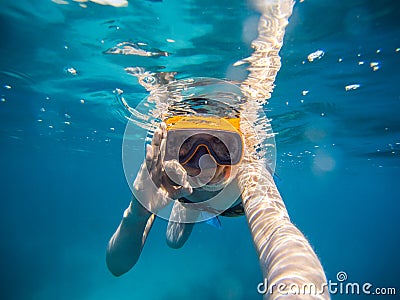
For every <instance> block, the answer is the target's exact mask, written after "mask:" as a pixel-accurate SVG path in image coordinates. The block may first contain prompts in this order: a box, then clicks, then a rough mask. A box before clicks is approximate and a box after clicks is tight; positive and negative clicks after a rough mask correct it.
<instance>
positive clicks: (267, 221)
mask: <svg viewBox="0 0 400 300" xmlns="http://www.w3.org/2000/svg"><path fill="white" fill-rule="evenodd" d="M239 184H240V186H241V188H242V198H243V205H244V208H245V212H246V216H247V218H248V223H249V226H250V230H251V233H252V236H253V240H254V244H255V247H256V249H257V252H258V255H259V260H260V264H261V268H262V272H263V275H264V278H265V280H266V283H267V284H268V287H266V286H264V288H267V290H266V294H265V296H264V297H265V299H280V298H281V297H285V299H287V297H288V296H287V295H289V297H290V294H291V292H293V291H295V290H293V286H294V287H295V288H297V287H298V288H299V289H300V291H302V290H303V289H304V287H309V286H310V285H312V286H313V287H315V289H316V293H314V290H311V293H310V294H309V293H308V290H307V289H306V292H305V293H303V294H301V293H300V294H297V295H292V297H293V299H329V293H328V292H327V289H326V287H325V286H324V284H325V283H326V278H325V274H324V271H323V268H322V266H321V263H320V262H319V259H318V257H317V256H316V254H315V253H314V251H313V249H312V248H311V246H310V244H309V242H308V241H307V239H306V238H305V237H304V235H303V234H302V233H301V232H300V231H299V230H298V229H297V228H296V227H295V226H294V225H293V224H292V223H291V222H290V219H289V216H288V214H287V210H286V207H285V205H284V203H283V200H282V198H281V196H280V194H279V192H278V190H277V188H276V186H275V184H274V182H273V179H272V176H271V174H270V173H269V172H268V171H267V170H266V168H265V167H264V166H262V165H261V164H259V163H258V162H254V163H252V164H248V165H247V167H246V169H244V170H243V172H241V174H240V175H239ZM313 287H312V288H313ZM321 289H324V292H323V293H322V292H321ZM271 291H272V293H270V292H271ZM315 294H316V295H315ZM285 295H286V296H285Z"/></svg>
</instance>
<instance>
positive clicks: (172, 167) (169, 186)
mask: <svg viewBox="0 0 400 300" xmlns="http://www.w3.org/2000/svg"><path fill="white" fill-rule="evenodd" d="M163 166H164V170H165V173H164V176H163V185H164V187H165V189H166V190H167V192H168V196H169V197H170V198H172V199H178V198H182V197H185V196H187V195H190V194H191V193H192V192H193V188H192V187H191V186H190V184H189V181H188V178H187V173H186V170H185V169H184V168H183V167H182V165H181V164H180V163H179V162H178V161H177V160H169V161H166V162H164V164H163Z"/></svg>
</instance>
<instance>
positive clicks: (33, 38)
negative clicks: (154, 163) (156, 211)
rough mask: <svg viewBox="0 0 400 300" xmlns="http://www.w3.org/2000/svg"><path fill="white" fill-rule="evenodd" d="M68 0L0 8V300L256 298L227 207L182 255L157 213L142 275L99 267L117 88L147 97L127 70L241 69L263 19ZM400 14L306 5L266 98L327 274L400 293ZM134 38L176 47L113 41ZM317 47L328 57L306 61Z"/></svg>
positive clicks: (170, 6)
mask: <svg viewBox="0 0 400 300" xmlns="http://www.w3.org/2000/svg"><path fill="white" fill-rule="evenodd" d="M68 2H69V4H67V5H61V4H56V3H54V2H52V1H50V0H37V1H27V0H19V1H9V0H2V1H1V4H0V7H1V10H0V24H1V25H0V39H1V46H0V57H1V58H0V96H1V101H0V146H1V147H0V149H1V150H0V153H1V155H0V165H1V168H2V175H1V207H2V209H1V210H0V215H1V216H0V224H1V225H0V230H1V237H2V242H1V248H0V251H1V253H0V257H1V281H0V286H1V288H0V298H1V299H96V300H97V299H157V300H158V299H161V300H164V299H194V300H195V299H261V296H260V295H259V294H258V293H257V289H256V288H257V284H258V283H259V282H261V281H262V274H261V271H260V269H259V265H258V260H257V255H256V253H255V250H254V248H253V244H252V240H251V236H250V233H249V229H248V227H247V224H246V219H245V218H244V217H242V218H233V219H232V218H222V219H221V221H222V230H216V229H215V228H213V227H211V226H207V225H205V224H199V225H196V226H195V229H194V232H193V234H192V236H191V237H190V239H189V241H188V242H187V244H186V245H185V246H184V247H183V248H182V249H180V250H173V249H170V248H168V247H167V245H166V243H165V228H166V222H165V221H164V220H157V221H156V223H155V226H154V227H153V229H152V232H151V234H150V236H149V239H148V241H147V244H146V245H145V247H144V250H143V253H142V255H141V257H140V260H139V262H138V264H137V265H136V266H135V267H134V269H132V270H131V271H130V272H129V273H127V274H126V275H124V276H122V277H120V278H115V277H113V276H112V275H111V274H110V273H109V272H108V270H107V268H106V265H105V249H106V245H107V242H108V239H109V238H110V236H111V235H112V233H113V232H114V230H115V228H116V226H117V225H118V223H119V221H120V218H121V216H122V212H123V210H124V209H125V208H126V207H127V205H128V203H129V200H130V197H131V195H130V190H129V187H128V184H127V182H126V180H125V176H124V173H123V168H122V161H121V146H122V137H123V133H124V129H125V125H126V120H125V119H124V117H123V116H124V111H123V109H122V107H121V104H120V103H119V102H118V101H117V100H116V99H115V97H114V96H113V93H112V92H113V90H114V89H115V88H120V89H123V90H124V91H125V93H126V95H127V101H129V104H130V105H131V106H134V105H135V104H137V103H139V101H141V99H142V98H143V97H145V96H146V94H147V93H146V91H145V90H144V89H143V88H142V87H141V86H140V85H139V84H138V82H137V80H136V78H134V77H132V76H131V75H129V74H127V73H126V72H125V71H124V68H125V67H133V66H140V67H144V68H146V69H147V70H150V71H152V72H160V71H163V72H165V71H175V72H178V74H177V77H178V78H187V77H193V76H207V77H216V78H228V79H236V80H239V79H241V77H243V74H244V72H245V70H241V71H239V72H235V71H233V70H232V66H231V65H232V64H233V63H234V62H235V61H238V60H240V59H242V58H244V57H247V56H249V55H250V54H251V48H250V47H249V41H250V40H251V39H252V38H254V37H255V36H256V30H255V28H256V27H255V26H256V21H257V17H258V15H257V13H255V12H254V11H253V10H252V9H251V7H250V5H248V4H247V3H246V2H245V1H238V0H235V1H228V0H226V1H222V0H221V1H211V0H207V1H196V2H195V1H177V0H174V1H168V0H164V1H159V2H158V1H130V3H129V6H128V7H125V8H115V7H110V6H104V5H99V4H95V3H92V2H88V3H81V4H83V6H84V5H86V6H87V7H86V8H84V7H81V6H80V5H79V3H77V2H73V1H68ZM399 15H400V5H399V4H398V3H397V2H396V1H386V0H379V1H378V0H364V1H361V0H349V1H325V0H318V1H317V0H305V1H304V2H302V3H297V4H296V6H295V9H294V12H293V15H292V18H291V20H290V24H289V26H288V28H287V33H286V36H285V43H284V46H283V48H282V51H281V57H282V69H281V71H280V73H279V75H278V77H277V80H276V89H275V92H274V94H273V97H272V98H271V100H270V101H269V104H268V106H267V107H266V112H267V114H268V116H269V117H271V118H272V126H273V128H274V131H275V132H277V133H278V135H277V137H276V142H277V150H278V155H277V173H278V174H279V176H280V178H281V179H282V180H281V181H280V182H279V189H280V191H281V194H282V196H283V198H284V201H285V203H286V205H287V208H288V211H289V213H290V216H291V218H292V221H293V222H294V223H295V224H296V225H297V226H298V227H299V228H300V229H301V230H302V231H303V232H304V234H305V235H306V236H307V238H308V239H309V240H310V242H311V244H312V246H313V247H314V249H315V251H316V253H317V254H318V256H319V257H320V259H321V262H322V264H323V266H324V268H325V270H326V274H327V277H328V279H331V280H332V281H335V282H337V280H336V274H337V273H338V272H339V271H345V272H346V273H347V275H348V281H351V282H360V283H364V282H370V283H372V284H373V285H374V286H376V287H395V288H396V289H397V295H396V296H375V297H374V296H369V297H372V298H377V299H398V297H399V296H398V294H399V293H400V282H399V278H400V260H399V256H398V249H399V246H400V226H399V221H398V220H399V217H398V212H399V208H400V204H399V200H400V190H399V176H400V117H399V112H400V90H399V82H400V75H399V69H400V49H399V48H400V21H399V18H398V16H399ZM243 27H246V28H247V31H246V34H244V35H243V34H242V31H243ZM167 39H172V40H174V41H175V42H171V41H169V42H168V41H167ZM123 41H130V42H135V43H138V42H142V43H146V44H147V45H148V46H147V47H148V48H154V49H159V50H161V51H167V52H169V53H170V55H169V56H161V57H140V56H123V55H111V54H105V53H104V51H106V50H107V49H109V48H110V47H113V46H115V45H116V44H117V43H119V42H123ZM316 50H323V51H324V53H325V55H324V56H323V57H322V58H321V59H317V60H315V61H313V62H311V63H310V62H309V61H308V60H307V56H308V55H309V54H310V53H312V52H315V51H316ZM371 63H377V65H375V64H372V66H371ZM374 66H378V67H379V69H377V68H376V70H374V69H373V67H374ZM69 68H73V69H74V70H76V75H74V74H73V73H74V72H73V71H72V69H70V71H68V69H69ZM354 84H356V85H359V87H358V88H357V89H355V90H348V91H346V90H345V86H348V85H354ZM307 91H308V93H307ZM128 95H129V97H128ZM138 159H141V158H138ZM332 297H333V299H363V298H364V297H365V296H351V295H333V296H332Z"/></svg>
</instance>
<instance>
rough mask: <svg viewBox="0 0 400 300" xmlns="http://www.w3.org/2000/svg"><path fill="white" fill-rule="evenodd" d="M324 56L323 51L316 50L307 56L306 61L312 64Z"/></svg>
mask: <svg viewBox="0 0 400 300" xmlns="http://www.w3.org/2000/svg"><path fill="white" fill-rule="evenodd" d="M324 55H325V52H324V51H323V50H317V51H315V52H313V53H310V54H309V55H308V56H307V59H308V61H309V62H313V61H314V60H316V59H321V58H322V57H323V56H324Z"/></svg>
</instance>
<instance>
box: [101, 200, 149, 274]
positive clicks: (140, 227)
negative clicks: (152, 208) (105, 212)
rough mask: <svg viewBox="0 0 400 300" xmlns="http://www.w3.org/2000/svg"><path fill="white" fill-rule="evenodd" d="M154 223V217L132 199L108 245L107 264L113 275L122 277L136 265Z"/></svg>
mask: <svg viewBox="0 0 400 300" xmlns="http://www.w3.org/2000/svg"><path fill="white" fill-rule="evenodd" d="M153 221H154V215H153V214H151V213H150V212H148V211H147V210H146V209H145V208H144V207H143V206H142V205H141V204H140V203H139V202H138V201H137V200H136V198H134V199H132V201H131V203H130V205H129V207H128V208H127V209H126V210H125V211H124V216H123V218H122V221H121V223H120V224H119V226H118V228H117V230H116V231H115V233H114V234H113V236H112V237H111V239H110V241H109V243H108V247H107V255H106V262H107V267H108V269H109V270H110V271H111V273H112V274H114V275H115V276H120V275H122V274H124V273H126V272H128V271H129V270H130V269H131V268H132V267H133V266H134V265H135V264H136V262H137V260H138V259H139V256H140V253H141V252H142V248H143V245H144V243H145V241H146V238H147V235H148V233H149V231H150V229H151V226H152V225H153Z"/></svg>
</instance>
